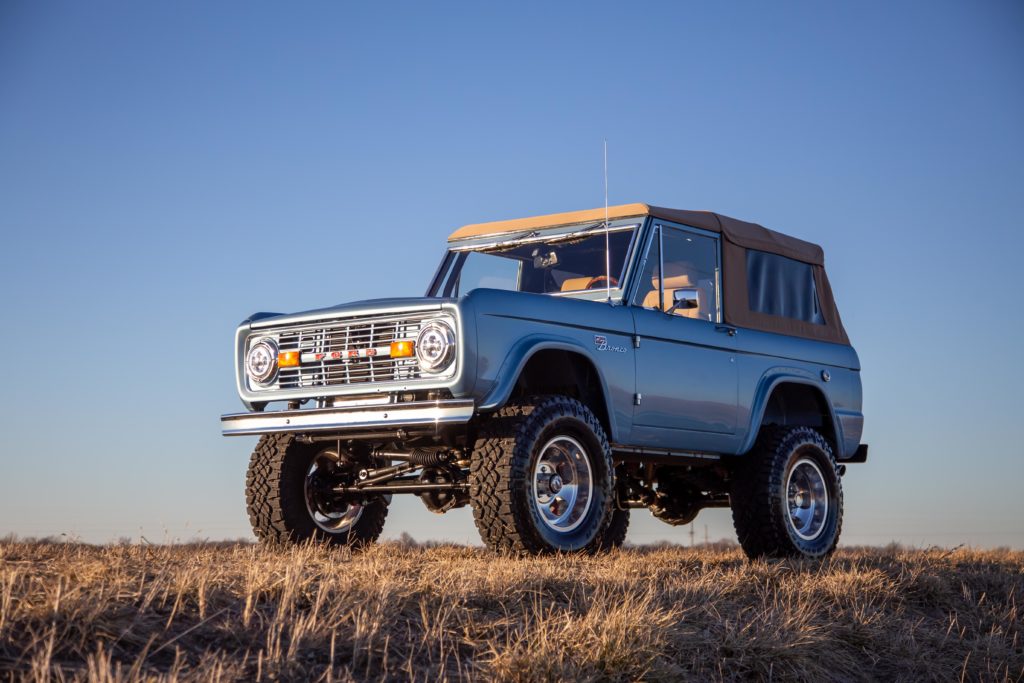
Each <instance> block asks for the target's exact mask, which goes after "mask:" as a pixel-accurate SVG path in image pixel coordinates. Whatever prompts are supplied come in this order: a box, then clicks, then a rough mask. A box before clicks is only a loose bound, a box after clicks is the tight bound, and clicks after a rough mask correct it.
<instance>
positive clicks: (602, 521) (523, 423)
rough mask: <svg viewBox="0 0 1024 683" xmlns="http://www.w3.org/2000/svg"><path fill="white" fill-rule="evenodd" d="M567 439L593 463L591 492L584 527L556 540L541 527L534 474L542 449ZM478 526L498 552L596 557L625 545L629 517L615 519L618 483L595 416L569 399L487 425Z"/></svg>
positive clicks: (508, 411) (475, 489) (475, 496)
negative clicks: (593, 554) (564, 436)
mask: <svg viewBox="0 0 1024 683" xmlns="http://www.w3.org/2000/svg"><path fill="white" fill-rule="evenodd" d="M558 434H568V435H571V436H572V437H573V438H575V439H577V440H579V442H580V443H581V444H582V445H584V446H585V448H586V451H587V453H588V454H589V456H590V458H589V459H590V466H591V468H592V479H593V491H592V496H593V497H592V498H591V503H590V507H589V509H588V510H587V512H586V514H585V516H584V517H583V521H582V523H580V524H579V526H577V527H576V528H575V529H573V530H572V531H570V532H564V533H560V532H556V531H553V530H552V529H550V528H549V527H547V526H546V525H545V524H544V522H543V521H541V519H540V515H539V513H538V512H537V510H536V508H535V506H534V503H533V500H532V496H533V493H532V487H533V482H532V481H531V479H532V472H533V466H534V463H535V461H536V459H537V458H538V457H539V456H540V449H541V448H542V447H543V446H544V444H545V443H547V441H548V440H549V439H550V438H552V437H553V436H555V435H558ZM469 485H470V491H469V495H470V502H471V504H472V506H473V519H474V521H475V522H476V526H477V529H478V530H479V531H480V536H481V538H482V539H483V541H484V543H485V544H487V546H488V547H489V548H491V549H493V550H496V551H499V552H511V553H516V554H542V553H551V552H559V551H565V552H596V551H598V550H604V549H607V548H610V547H613V546H615V545H618V544H621V542H622V539H624V538H625V531H626V527H627V525H628V515H619V516H618V522H617V526H616V527H615V528H614V529H613V530H612V534H608V531H609V527H610V524H611V522H612V519H613V514H612V511H613V508H614V500H615V475H614V468H613V466H612V458H611V448H610V447H609V445H608V438H607V437H606V436H605V432H604V428H603V427H602V426H601V423H600V421H599V420H598V419H597V417H595V415H594V413H593V412H591V410H590V409H589V408H587V407H586V406H585V405H583V404H582V403H580V402H579V401H577V400H575V399H572V398H568V397H565V396H544V397H537V398H533V399H529V400H527V401H524V402H522V403H519V404H516V405H509V406H506V407H505V408H503V409H501V410H499V411H498V412H497V413H495V414H494V415H492V416H490V417H489V418H487V419H486V420H485V421H484V422H483V424H482V425H481V426H480V431H479V434H478V438H477V441H476V444H475V446H474V449H473V455H472V459H471V464H470V473H469Z"/></svg>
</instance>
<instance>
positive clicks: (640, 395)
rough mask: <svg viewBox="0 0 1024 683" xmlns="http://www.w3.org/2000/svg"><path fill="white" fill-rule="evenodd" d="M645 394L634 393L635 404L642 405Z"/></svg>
mask: <svg viewBox="0 0 1024 683" xmlns="http://www.w3.org/2000/svg"><path fill="white" fill-rule="evenodd" d="M643 397H644V395H643V394H633V405H635V406H638V405H640V401H641V400H643Z"/></svg>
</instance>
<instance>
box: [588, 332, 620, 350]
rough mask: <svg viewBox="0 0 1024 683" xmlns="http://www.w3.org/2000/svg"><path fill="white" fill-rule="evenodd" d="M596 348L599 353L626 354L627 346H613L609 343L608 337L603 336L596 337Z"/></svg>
mask: <svg viewBox="0 0 1024 683" xmlns="http://www.w3.org/2000/svg"><path fill="white" fill-rule="evenodd" d="M594 348H596V349H597V350H598V351H611V352H612V353H625V352H626V347H625V346H613V345H611V344H609V343H608V337H606V336H604V335H603V334H595V335H594Z"/></svg>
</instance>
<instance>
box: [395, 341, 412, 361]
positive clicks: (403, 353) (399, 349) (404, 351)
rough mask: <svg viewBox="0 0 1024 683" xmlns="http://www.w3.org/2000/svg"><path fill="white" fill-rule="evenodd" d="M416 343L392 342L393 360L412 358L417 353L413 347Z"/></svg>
mask: <svg viewBox="0 0 1024 683" xmlns="http://www.w3.org/2000/svg"><path fill="white" fill-rule="evenodd" d="M414 345H415V342H412V341H393V342H391V357H392V358H412V356H413V354H414V353H415V351H414V350H413V346H414Z"/></svg>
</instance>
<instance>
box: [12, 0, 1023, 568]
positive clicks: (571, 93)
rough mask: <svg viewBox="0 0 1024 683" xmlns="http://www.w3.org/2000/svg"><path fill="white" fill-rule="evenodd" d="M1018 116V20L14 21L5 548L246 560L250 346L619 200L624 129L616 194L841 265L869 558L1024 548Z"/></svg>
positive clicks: (239, 10)
mask: <svg viewBox="0 0 1024 683" xmlns="http://www.w3.org/2000/svg"><path fill="white" fill-rule="evenodd" d="M1022 121H1024V5H1021V4H1020V3H1019V2H1009V1H1005V2H1001V1H996V0H992V1H988V0H986V1H982V2H971V3H967V2H955V3H953V2H917V3H909V2H884V3H883V2H877V3H848V4H846V5H844V6H835V5H832V4H828V5H822V4H821V3H812V2H801V3H791V2H783V3H771V4H769V3H759V2H735V3H664V4H659V3H571V4H569V3H566V4H561V5H558V6H554V3H539V4H528V3H507V4H501V5H499V4H496V3H467V4H465V5H462V6H458V5H448V4H433V3H408V4H406V3H388V4H386V5H377V4H374V3H362V4H359V5H356V4H342V3H306V4H302V5H298V6H296V5H288V4H281V3H231V2H224V3H202V2H191V3H189V2H181V3H164V4H156V3H146V4H140V3H130V2H123V3H110V2H95V3H75V2H55V3H32V2H19V1H13V2H6V3H4V4H3V5H2V6H0V235H2V237H3V247H2V248H0V297H2V300H0V305H2V318H0V320H2V331H3V334H0V358H3V359H4V360H5V361H6V362H7V368H6V372H5V373H4V378H5V379H4V382H3V388H4V391H3V392H2V393H0V426H2V428H3V429H2V436H0V534H2V533H6V532H15V533H18V534H22V535H35V536H41V535H50V534H60V533H66V534H68V535H71V536H75V537H79V538H83V539H86V540H90V541H103V540H110V539H114V538H117V537H120V536H129V537H133V538H138V537H139V536H140V535H144V536H146V538H148V539H149V540H153V541H157V540H166V539H187V538H190V537H192V536H205V537H211V538H220V537H239V536H246V535H248V534H249V527H248V523H247V520H246V518H245V513H244V503H243V497H242V485H243V477H244V470H245V466H246V463H247V458H248V452H249V450H250V449H251V447H252V445H253V442H254V440H252V439H224V438H222V437H221V436H220V435H219V422H218V417H219V415H220V414H221V413H223V412H231V411H235V410H237V409H238V408H239V403H238V399H237V397H236V396H235V394H234V386H233V379H232V365H231V353H232V349H231V344H232V342H231V340H232V333H233V329H234V327H235V325H236V324H237V322H238V321H239V320H241V319H242V318H243V317H245V316H246V315H248V314H249V313H251V312H253V311H256V310H277V311H292V310H300V309H305V308H313V307H318V306H325V305H330V304H334V303H339V302H343V301H349V300H356V299H364V298H372V297H378V296H390V295H407V294H413V295H416V294H420V293H422V291H423V290H424V289H425V287H426V284H427V280H428V279H429V277H430V275H431V274H432V272H433V269H434V267H435V266H436V263H437V261H438V259H439V258H440V255H441V253H442V249H443V245H444V239H445V237H446V235H447V234H448V232H449V231H450V229H452V228H454V227H457V226H458V225H461V224H464V223H469V222H476V221H481V220H490V219H501V218H510V217H518V216H524V215H532V214H536V213H546V212H552V211H560V210H571V209H578V208H588V207H593V206H598V205H600V204H601V203H602V202H603V189H602V170H601V141H602V139H604V138H607V139H608V145H609V164H610V173H609V181H610V198H611V201H612V202H613V203H624V202H631V201H646V202H650V203H654V204H659V205H663V206H673V207H679V208H694V209H713V210H716V211H720V212H722V213H726V214H729V215H733V216H736V217H739V218H744V219H747V220H753V221H756V222H760V223H763V224H765V225H767V226H769V227H774V228H776V229H779V230H782V231H784V232H788V233H791V234H794V235H797V236H799V237H802V238H805V239H809V240H811V241H814V242H818V243H820V244H822V245H823V246H824V248H825V252H826V259H827V264H828V269H829V274H830V278H831V280H832V284H833V287H834V289H835V290H836V297H837V300H838V303H839V306H840V310H841V313H842V315H843V318H844V322H845V324H846V327H847V330H848V332H849V334H850V337H851V338H852V340H853V342H854V344H855V345H856V347H857V350H858V352H859V353H860V356H861V361H862V364H863V367H864V371H863V379H864V386H865V413H866V415H867V428H866V434H865V439H866V440H867V441H869V442H870V443H871V446H872V451H871V462H869V464H868V465H867V466H863V467H856V468H855V467H851V468H850V470H851V471H850V473H849V474H848V476H847V477H846V479H845V486H846V503H847V507H846V521H845V524H844V532H843V541H845V542H846V543H867V544H879V543H887V542H889V541H893V540H895V541H899V542H903V543H906V544H911V545H928V544H937V545H944V546H949V545H956V544H959V543H966V544H969V545H975V546H998V545H1010V546H1014V547H1018V548H1021V547H1024V521H1022V520H1024V497H1022V496H1021V495H1020V486H1021V482H1024V446H1022V445H1021V429H1020V422H1021V417H1020V414H1021V408H1022V407H1024V400H1022V398H1021V387H1022V386H1024V361H1022V359H1021V358H1022V357H1021V350H1020V349H1021V346H1022V341H1021V338H1022V335H1024V313H1022V304H1021V301H1020V299H1021V297H1022V296H1024V286H1022V285H1021V284H1020V282H1021V280H1020V278H1021V275H1020V271H1021V266H1020V262H1021V252H1022V247H1024V237H1022V228H1024V218H1022V216H1024V125H1022V123H1021V122H1022ZM704 524H707V525H708V533H709V535H710V536H711V538H721V537H728V538H732V537H733V534H732V529H731V525H730V522H729V517H728V513H727V512H726V511H719V510H716V511H706V512H705V513H702V515H701V516H700V517H699V518H698V520H697V533H698V536H699V537H702V536H703V525H704ZM402 531H407V532H409V533H411V534H413V536H415V537H417V538H447V539H451V540H456V541H465V542H476V541H477V536H476V532H475V529H474V528H473V525H472V519H471V516H470V514H469V512H468V511H467V510H462V511H458V512H455V513H450V514H448V515H446V516H443V517H439V516H435V515H426V514H424V513H423V509H422V507H421V505H420V503H419V502H418V501H415V500H404V501H400V502H398V503H396V505H395V506H394V507H393V511H392V515H391V517H390V518H389V521H388V525H387V527H386V530H385V533H386V535H390V536H396V535H398V534H400V533H401V532H402ZM660 539H668V540H672V541H676V542H687V541H688V536H687V535H686V534H685V532H684V530H681V529H676V528H672V527H668V526H665V525H662V524H661V523H660V522H657V521H656V520H654V519H653V518H651V517H650V515H649V514H648V513H646V512H635V513H634V517H633V526H632V531H631V534H630V540H632V541H634V542H649V541H655V540H660Z"/></svg>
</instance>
